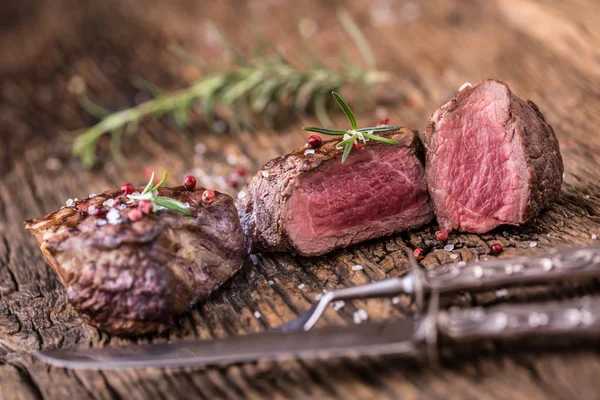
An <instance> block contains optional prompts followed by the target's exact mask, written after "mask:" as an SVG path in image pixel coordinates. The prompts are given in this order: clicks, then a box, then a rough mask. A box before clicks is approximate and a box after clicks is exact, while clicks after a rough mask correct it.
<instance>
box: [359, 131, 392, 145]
mask: <svg viewBox="0 0 600 400" xmlns="http://www.w3.org/2000/svg"><path fill="white" fill-rule="evenodd" d="M363 136H364V137H366V138H369V139H371V140H377V141H379V142H383V143H387V144H399V143H398V142H397V141H395V140H393V139H388V138H384V137H381V136H377V135H371V134H369V133H363Z"/></svg>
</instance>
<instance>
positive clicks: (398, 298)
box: [392, 296, 400, 304]
mask: <svg viewBox="0 0 600 400" xmlns="http://www.w3.org/2000/svg"><path fill="white" fill-rule="evenodd" d="M399 303H400V297H398V296H396V297H392V304H399Z"/></svg>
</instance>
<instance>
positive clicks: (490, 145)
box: [424, 80, 563, 233]
mask: <svg viewBox="0 0 600 400" xmlns="http://www.w3.org/2000/svg"><path fill="white" fill-rule="evenodd" d="M424 142H425V147H426V152H427V157H426V165H427V167H426V170H427V184H428V186H429V193H430V194H431V199H432V201H433V207H434V211H435V214H436V216H437V219H438V222H439V224H440V226H441V227H442V228H444V229H447V230H451V229H457V230H460V231H463V232H473V233H484V232H487V231H489V230H491V229H493V228H495V227H497V226H499V225H503V224H510V225H519V224H523V223H525V222H527V221H528V220H530V219H531V218H533V217H534V216H536V215H538V214H539V212H540V211H541V210H542V209H543V208H544V207H546V206H548V205H549V204H550V202H552V201H553V200H554V199H555V198H556V197H557V196H558V193H559V192H560V187H561V183H562V174H563V163H562V158H561V155H560V151H559V149H558V142H557V140H556V137H555V136H554V131H553V130H552V128H551V127H550V125H548V123H547V122H546V120H545V119H544V116H543V115H542V113H541V112H540V111H539V110H538V108H537V106H536V105H535V104H533V103H532V102H531V101H528V102H525V101H523V100H521V99H520V98H518V97H517V96H515V95H514V94H513V93H511V91H510V89H509V88H508V86H507V85H506V84H504V83H502V82H500V81H497V80H486V81H483V82H480V83H479V84H477V85H475V86H472V87H467V88H465V89H464V90H462V91H461V92H460V93H459V94H458V95H457V96H456V97H455V98H454V99H452V100H451V101H450V102H448V103H446V104H445V105H443V106H442V107H441V108H440V109H438V110H437V111H435V112H434V113H433V115H432V117H431V119H430V122H429V124H428V126H427V129H426V130H425V133H424Z"/></svg>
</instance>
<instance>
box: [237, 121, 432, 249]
mask: <svg viewBox="0 0 600 400" xmlns="http://www.w3.org/2000/svg"><path fill="white" fill-rule="evenodd" d="M384 135H385V136H386V137H389V138H391V139H394V140H396V141H398V142H399V143H400V144H399V145H389V144H381V143H378V142H369V143H368V144H367V146H366V148H365V149H364V150H362V151H354V152H353V153H352V154H350V156H349V157H348V159H347V160H346V162H345V163H342V162H341V158H342V150H340V149H337V148H336V144H337V143H338V141H337V140H333V141H329V142H324V143H323V145H322V146H321V147H319V148H317V149H314V153H313V150H312V149H308V150H307V148H306V147H305V148H302V149H299V150H296V151H294V152H292V153H290V154H288V155H286V156H283V157H278V158H275V159H273V160H271V161H269V162H268V163H267V164H266V165H265V166H264V167H263V168H262V169H261V170H260V171H258V173H257V174H256V175H255V176H254V177H253V178H252V179H251V181H250V182H249V184H248V186H247V187H246V188H245V189H244V191H243V193H244V195H245V197H244V195H242V197H241V198H240V200H238V203H237V206H238V212H239V214H240V218H241V220H242V226H243V228H244V231H245V233H246V240H247V247H248V248H249V249H250V251H251V252H260V251H292V252H296V253H298V254H300V255H304V256H316V255H321V254H324V253H327V252H329V251H331V250H333V249H336V248H340V247H346V246H350V245H352V244H356V243H359V242H362V241H365V240H368V239H374V238H378V237H381V236H386V235H389V234H392V233H395V232H400V231H404V230H407V229H411V228H416V227H419V226H421V225H423V224H426V223H427V222H429V221H430V220H431V219H432V217H433V214H432V207H431V205H430V202H429V196H428V194H427V186H426V183H425V175H424V167H423V163H422V152H421V146H420V142H419V140H418V137H417V134H416V132H415V131H414V130H412V129H409V128H402V129H401V130H400V131H399V132H394V133H387V134H384Z"/></svg>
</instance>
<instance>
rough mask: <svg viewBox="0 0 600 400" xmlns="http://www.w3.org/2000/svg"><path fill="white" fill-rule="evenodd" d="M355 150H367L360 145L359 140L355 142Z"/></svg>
mask: <svg viewBox="0 0 600 400" xmlns="http://www.w3.org/2000/svg"><path fill="white" fill-rule="evenodd" d="M354 149H355V150H364V149H365V146H361V145H360V144H359V143H358V140H355V141H354Z"/></svg>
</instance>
